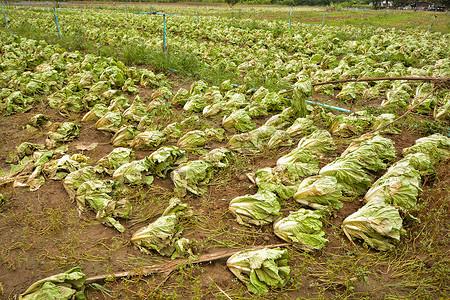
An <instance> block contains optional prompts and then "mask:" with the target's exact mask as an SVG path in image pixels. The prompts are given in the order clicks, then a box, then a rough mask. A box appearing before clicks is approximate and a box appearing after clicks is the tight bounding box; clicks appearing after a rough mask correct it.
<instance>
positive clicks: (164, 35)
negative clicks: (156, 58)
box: [163, 14, 166, 57]
mask: <svg viewBox="0 0 450 300" xmlns="http://www.w3.org/2000/svg"><path fill="white" fill-rule="evenodd" d="M163 26H164V31H163V51H164V57H166V15H165V14H164V15H163Z"/></svg>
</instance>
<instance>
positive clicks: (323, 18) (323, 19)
mask: <svg viewBox="0 0 450 300" xmlns="http://www.w3.org/2000/svg"><path fill="white" fill-rule="evenodd" d="M326 13H327V11H324V12H323V17H322V27H323V23H324V22H325V14H326Z"/></svg>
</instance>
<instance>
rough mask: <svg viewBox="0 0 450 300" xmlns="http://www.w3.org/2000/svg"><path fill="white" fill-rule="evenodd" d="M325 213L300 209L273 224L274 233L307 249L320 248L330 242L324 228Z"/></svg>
mask: <svg viewBox="0 0 450 300" xmlns="http://www.w3.org/2000/svg"><path fill="white" fill-rule="evenodd" d="M322 217H323V213H322V212H320V211H312V210H307V209H303V208H302V209H300V210H298V211H296V212H293V213H291V214H289V216H287V217H286V218H283V219H280V220H278V221H276V222H275V223H274V224H273V231H274V233H275V234H276V235H277V236H278V237H279V238H281V239H282V240H285V241H286V242H294V243H296V246H297V247H299V248H301V249H302V250H305V251H312V250H318V249H322V248H323V247H325V243H326V242H328V240H327V239H326V238H324V236H325V232H324V231H323V230H322V221H321V218H322Z"/></svg>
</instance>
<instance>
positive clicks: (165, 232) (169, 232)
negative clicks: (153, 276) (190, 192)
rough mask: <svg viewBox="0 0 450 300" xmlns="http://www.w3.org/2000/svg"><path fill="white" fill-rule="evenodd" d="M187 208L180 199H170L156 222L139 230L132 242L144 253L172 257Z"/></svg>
mask: <svg viewBox="0 0 450 300" xmlns="http://www.w3.org/2000/svg"><path fill="white" fill-rule="evenodd" d="M186 207H187V204H184V203H181V201H180V200H179V199H178V198H172V199H170V203H169V206H168V207H167V208H166V209H165V210H164V212H163V214H162V215H161V216H160V217H159V218H158V219H156V220H155V221H154V222H152V223H150V224H149V225H147V226H145V227H142V228H140V229H139V230H137V231H136V232H135V233H134V234H133V236H132V237H131V242H132V243H133V244H134V245H136V246H137V247H138V248H139V250H141V251H142V252H143V253H146V254H150V253H151V252H150V250H155V251H157V252H158V253H159V254H161V255H164V256H171V255H172V254H173V253H174V252H175V243H176V241H177V240H178V239H179V237H180V235H181V232H182V230H183V229H182V227H181V225H180V221H181V217H182V216H183V215H184V213H185V210H186Z"/></svg>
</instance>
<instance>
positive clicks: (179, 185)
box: [170, 160, 213, 197]
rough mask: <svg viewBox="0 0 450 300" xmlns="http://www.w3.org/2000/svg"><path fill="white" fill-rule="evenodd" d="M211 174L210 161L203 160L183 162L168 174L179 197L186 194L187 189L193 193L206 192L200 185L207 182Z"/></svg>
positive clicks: (200, 193) (211, 166)
mask: <svg viewBox="0 0 450 300" xmlns="http://www.w3.org/2000/svg"><path fill="white" fill-rule="evenodd" d="M212 175H213V165H212V163H210V162H208V161H203V160H194V161H189V162H187V163H184V164H182V165H180V166H179V167H178V168H177V169H175V170H174V171H173V172H172V173H171V174H170V176H171V178H172V181H173V183H174V185H175V193H177V194H178V195H179V196H181V197H182V196H184V195H186V192H187V191H189V192H191V193H192V194H195V195H202V194H204V193H206V190H205V189H203V188H201V187H200V186H201V185H205V184H207V183H208V182H209V181H210V180H211V178H212Z"/></svg>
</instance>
